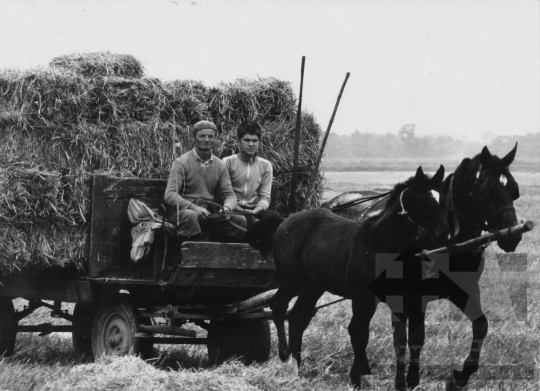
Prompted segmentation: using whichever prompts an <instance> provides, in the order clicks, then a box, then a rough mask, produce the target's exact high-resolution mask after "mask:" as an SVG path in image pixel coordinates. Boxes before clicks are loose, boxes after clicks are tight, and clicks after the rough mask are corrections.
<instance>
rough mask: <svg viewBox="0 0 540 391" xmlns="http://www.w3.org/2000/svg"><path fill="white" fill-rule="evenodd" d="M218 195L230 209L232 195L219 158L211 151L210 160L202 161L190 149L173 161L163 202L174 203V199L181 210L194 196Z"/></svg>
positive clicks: (226, 173)
mask: <svg viewBox="0 0 540 391" xmlns="http://www.w3.org/2000/svg"><path fill="white" fill-rule="evenodd" d="M218 195H220V196H221V198H222V199H223V201H224V202H223V206H226V207H228V208H229V209H230V210H234V208H235V207H236V196H235V194H234V191H233V189H232V186H231V180H230V178H229V174H228V172H227V168H226V167H225V163H223V161H222V160H221V159H218V158H217V157H216V156H214V155H211V160H210V161H208V162H207V163H206V164H203V163H202V161H201V160H200V159H199V157H198V156H197V154H196V153H195V150H191V151H189V152H186V153H185V154H183V155H182V156H180V157H179V158H177V159H176V160H175V161H174V162H173V164H172V166H171V172H170V174H169V180H168V181H167V188H166V189H165V202H166V203H167V204H169V205H171V206H176V203H177V202H178V208H179V209H180V210H183V209H188V208H189V207H190V206H191V205H192V203H193V201H194V200H195V199H197V198H198V199H201V200H211V201H214V202H217V196H218ZM186 198H187V199H186Z"/></svg>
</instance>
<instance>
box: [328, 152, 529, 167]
mask: <svg viewBox="0 0 540 391" xmlns="http://www.w3.org/2000/svg"><path fill="white" fill-rule="evenodd" d="M500 156H503V155H500ZM462 159H463V157H462V156H461V157H456V158H442V159H440V158H396V159H376V158H369V159H361V158H358V159H330V158H326V157H325V158H323V160H322V163H321V169H322V170H324V171H327V172H333V171H411V172H414V171H416V169H417V168H418V166H422V168H423V169H424V170H426V171H436V170H437V169H438V168H439V166H440V165H441V164H442V165H443V166H444V168H445V169H446V170H447V171H448V172H453V171H454V170H455V168H456V167H457V166H458V165H459V163H460V162H461V160H462ZM511 170H512V172H518V171H519V172H540V158H520V157H519V152H518V156H517V157H516V160H515V161H514V162H513V163H512V166H511Z"/></svg>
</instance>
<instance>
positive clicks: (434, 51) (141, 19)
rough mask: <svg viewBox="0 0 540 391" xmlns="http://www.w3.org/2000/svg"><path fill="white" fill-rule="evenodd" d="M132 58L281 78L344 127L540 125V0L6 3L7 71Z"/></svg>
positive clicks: (180, 74) (0, 32)
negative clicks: (77, 56) (68, 59)
mask: <svg viewBox="0 0 540 391" xmlns="http://www.w3.org/2000/svg"><path fill="white" fill-rule="evenodd" d="M95 51H110V52H114V53H123V54H132V55H134V56H135V57H136V58H137V59H139V60H140V61H141V62H142V64H143V66H144V68H145V72H146V74H147V75H149V76H152V77H158V78H160V79H162V80H174V79H194V80H201V81H203V82H204V83H205V84H206V85H210V86H211V85H215V84H217V83H219V82H231V81H234V80H235V79H237V78H257V77H275V78H278V79H282V80H287V81H290V82H292V85H293V89H294V91H295V93H296V94H298V92H299V89H300V64H301V59H302V56H305V57H306V65H305V74H304V91H303V106H304V108H305V109H307V110H309V111H311V112H313V114H314V115H315V117H316V118H317V120H318V122H319V123H320V125H321V126H322V128H323V129H326V128H327V126H328V123H329V120H330V117H331V114H332V111H333V109H334V105H335V102H336V98H337V95H338V93H339V90H340V88H341V85H342V83H343V80H344V78H345V74H346V73H347V72H350V73H351V76H350V78H349V80H348V82H347V85H346V87H345V91H344V93H343V97H342V99H341V103H340V106H339V109H338V112H337V114H336V118H335V121H334V123H333V126H332V132H333V133H336V134H349V133H351V132H354V131H356V130H358V131H360V132H375V133H387V132H390V133H395V134H396V133H397V132H398V131H399V130H400V128H401V127H402V126H404V125H405V124H415V126H416V133H417V134H419V135H426V134H433V135H437V134H448V135H451V136H454V137H458V138H462V139H468V140H482V138H486V137H490V136H497V135H503V134H504V135H523V134H527V133H536V132H538V131H540V1H539V0H392V1H391V0H341V1H339V0H328V1H322V0H298V1H288V0H278V1H270V0H227V1H224V0H153V1H149V0H148V1H147V0H144V1H143V0H131V1H122V0H118V1H115V0H107V1H100V0H91V1H86V0H71V1H69V2H68V1H67V0H63V1H52V0H40V1H24V0H18V1H15V0H13V1H6V0H0V68H19V69H25V68H35V67H38V66H46V65H47V64H48V63H49V61H50V60H51V59H52V58H54V57H56V56H59V55H64V54H71V53H82V52H95Z"/></svg>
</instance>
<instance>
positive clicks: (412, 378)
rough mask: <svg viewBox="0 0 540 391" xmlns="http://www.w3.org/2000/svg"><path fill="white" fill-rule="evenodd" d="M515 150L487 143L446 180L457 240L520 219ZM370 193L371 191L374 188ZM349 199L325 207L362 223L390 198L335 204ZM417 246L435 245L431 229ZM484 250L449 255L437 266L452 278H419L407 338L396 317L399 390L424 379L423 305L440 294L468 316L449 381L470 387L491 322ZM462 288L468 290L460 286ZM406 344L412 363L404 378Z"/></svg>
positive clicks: (503, 242)
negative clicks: (462, 352) (459, 361)
mask: <svg viewBox="0 0 540 391" xmlns="http://www.w3.org/2000/svg"><path fill="white" fill-rule="evenodd" d="M516 150H517V144H516V146H515V147H514V148H513V149H512V151H510V152H509V153H508V154H507V155H506V156H505V157H503V158H502V159H501V158H499V157H497V156H494V155H492V154H491V153H490V152H489V150H488V148H487V147H484V148H483V149H482V152H481V153H480V154H478V155H476V156H475V157H474V158H472V159H470V158H466V159H463V161H462V162H461V164H460V165H459V166H458V167H457V169H456V171H455V173H454V174H451V175H449V176H448V177H447V178H446V179H445V181H444V183H443V186H442V189H441V198H440V201H439V202H440V204H441V206H443V207H444V208H445V209H446V215H447V218H448V222H449V225H450V227H451V230H452V234H453V236H454V239H453V240H454V242H455V243H460V242H464V241H466V240H469V239H471V238H474V237H477V236H479V235H480V234H481V233H482V231H483V230H498V229H504V228H509V227H512V226H514V225H516V224H517V223H518V222H517V218H516V213H515V209H514V206H513V201H515V200H516V199H518V198H519V189H518V184H517V183H516V181H515V179H514V178H513V177H512V175H511V174H510V171H509V169H508V167H509V166H510V164H511V163H512V162H513V160H514V157H515V155H516ZM362 193H363V192H362ZM369 194H370V195H372V194H373V192H370V193H369ZM362 196H364V194H362ZM351 199H352V195H351V193H349V194H347V195H344V196H338V197H336V198H334V199H333V200H331V201H329V202H328V203H326V204H325V205H324V206H323V207H327V208H332V209H333V210H334V212H335V213H336V214H338V215H341V216H344V217H347V218H351V219H354V220H356V221H358V220H360V221H361V220H363V219H365V218H366V216H369V215H372V214H377V213H379V212H380V210H381V209H382V208H384V207H385V204H386V202H388V201H387V199H384V198H383V199H382V200H381V199H378V200H369V201H368V202H367V203H364V204H356V205H352V206H351V207H347V204H345V205H344V206H345V207H341V208H340V207H339V206H338V207H337V208H336V205H339V204H341V205H343V202H342V200H345V201H346V202H349V203H348V205H351V204H354V202H352V203H350V200H351ZM520 241H521V236H519V237H514V238H503V239H499V240H498V242H497V243H498V245H499V247H500V248H501V249H503V250H504V251H506V252H512V251H514V250H515V249H516V247H517V245H518V244H519V242H520ZM416 244H417V246H418V247H420V248H423V249H430V248H434V247H436V246H437V245H436V244H435V243H434V242H433V237H431V235H430V233H428V232H424V233H423V234H422V235H421V236H420V237H419V238H418V240H417V242H416ZM483 254H484V247H480V248H478V249H476V250H475V251H473V252H471V253H468V254H451V255H450V256H449V258H446V261H445V262H446V263H447V265H446V267H444V266H441V265H438V268H439V269H441V270H442V269H443V268H444V269H446V270H445V271H446V273H447V274H449V276H446V277H449V278H446V279H442V278H438V279H433V278H426V279H423V280H422V281H420V284H419V286H418V288H417V290H416V295H417V297H416V300H410V301H409V303H411V305H412V307H411V308H409V309H407V310H406V311H405V313H406V315H407V319H408V321H409V334H408V341H407V333H406V329H405V322H402V321H395V320H394V321H393V322H392V326H393V328H394V347H395V350H396V353H397V366H396V368H397V371H396V383H395V385H396V389H398V390H403V389H405V388H406V386H408V387H409V388H414V387H416V386H417V385H418V384H419V382H420V375H419V367H420V362H419V358H420V352H421V350H422V347H423V346H424V340H425V309H426V306H427V302H428V301H429V300H435V299H437V298H439V299H442V298H447V299H448V300H450V301H451V302H452V303H454V304H455V305H456V306H457V307H458V308H459V309H460V310H461V311H462V312H463V313H464V314H465V315H466V316H467V317H468V318H469V319H470V321H471V322H472V329H473V330H472V331H473V338H472V344H471V348H470V352H469V355H468V357H467V358H466V360H465V362H464V364H463V368H462V370H461V371H458V370H454V371H453V374H452V377H451V378H450V380H449V381H448V384H447V386H448V389H455V390H459V389H461V388H463V387H464V386H465V385H467V383H468V381H469V378H470V376H471V375H472V374H473V373H475V372H476V371H477V370H478V362H479V359H480V350H481V348H482V343H483V340H484V338H485V336H486V334H487V330H488V321H487V319H486V317H485V315H484V312H483V310H482V306H481V302H480V287H479V284H478V281H479V280H480V277H481V275H482V271H483V268H484V257H483ZM437 262H438V261H436V262H435V263H437ZM439 263H440V262H439ZM443 263H444V262H443ZM452 272H453V273H452ZM462 287H467V288H466V289H462ZM422 296H423V297H422ZM419 300H420V303H421V304H420V305H419ZM407 319H404V320H407ZM407 342H408V346H409V350H410V361H409V370H408V373H407V378H406V379H405V350H406V345H407Z"/></svg>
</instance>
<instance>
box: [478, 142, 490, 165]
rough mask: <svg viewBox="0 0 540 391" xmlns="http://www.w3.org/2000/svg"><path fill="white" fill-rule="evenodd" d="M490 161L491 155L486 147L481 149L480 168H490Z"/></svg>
mask: <svg viewBox="0 0 540 391" xmlns="http://www.w3.org/2000/svg"><path fill="white" fill-rule="evenodd" d="M491 159H492V155H491V152H489V149H488V147H487V146H486V147H484V148H482V154H481V155H480V164H481V165H482V167H486V168H487V167H491Z"/></svg>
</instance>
